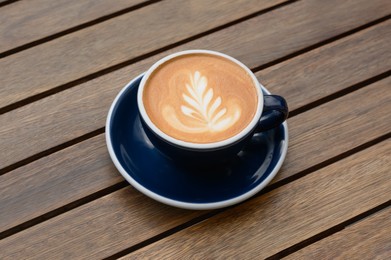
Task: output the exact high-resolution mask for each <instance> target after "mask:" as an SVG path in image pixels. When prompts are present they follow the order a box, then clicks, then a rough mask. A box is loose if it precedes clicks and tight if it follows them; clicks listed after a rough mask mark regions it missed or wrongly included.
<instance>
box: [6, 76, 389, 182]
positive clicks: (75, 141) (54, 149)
mask: <svg viewBox="0 0 391 260" xmlns="http://www.w3.org/2000/svg"><path fill="white" fill-rule="evenodd" d="M390 75H391V70H389V71H386V72H384V73H381V74H379V75H376V76H375V77H372V78H370V79H367V80H364V81H362V82H359V83H357V84H354V85H352V86H349V87H347V88H345V89H343V90H341V91H338V92H335V93H333V94H331V95H329V96H326V97H323V98H321V99H318V100H316V101H314V102H311V103H309V104H306V105H304V106H302V107H299V108H297V109H294V110H292V111H290V112H289V116H288V118H292V117H294V116H296V115H298V114H301V113H304V112H306V111H308V110H310V109H312V108H314V107H317V106H319V105H322V104H325V103H327V102H329V101H331V100H334V99H337V98H340V97H343V96H345V95H347V94H349V93H351V92H354V91H356V90H359V89H361V88H363V87H365V86H368V85H370V84H372V83H375V82H377V81H379V80H382V79H384V78H387V77H388V76H390ZM104 132H105V127H101V128H98V129H97V130H95V131H92V132H89V133H87V134H84V135H82V136H79V137H77V138H74V139H72V140H69V141H67V142H65V143H62V144H60V145H57V146H54V147H52V148H49V149H47V150H44V151H42V152H39V153H37V154H34V155H33V156H30V157H27V158H25V159H23V160H21V161H18V162H17V163H14V164H11V165H9V166H6V167H4V168H2V169H0V176H1V175H4V174H7V173H8V172H11V171H13V170H15V169H17V168H20V167H22V166H25V165H27V164H29V163H32V162H34V161H36V160H39V159H41V158H43V157H46V156H48V155H50V154H52V153H55V152H58V151H60V150H63V149H65V148H67V147H70V146H73V145H76V144H78V143H80V142H83V141H85V140H88V139H90V138H93V137H95V136H98V135H100V134H103V133H104Z"/></svg>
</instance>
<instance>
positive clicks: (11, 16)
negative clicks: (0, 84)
mask: <svg viewBox="0 0 391 260" xmlns="http://www.w3.org/2000/svg"><path fill="white" fill-rule="evenodd" d="M145 1H146V0H118V1H115V4H113V2H112V1H110V0H86V1H77V0H72V1H69V0H56V1H51V0H35V1H18V2H16V3H14V4H12V5H8V6H5V7H3V8H2V9H1V10H0V38H1V41H0V53H1V52H5V51H7V50H9V49H13V48H15V47H18V46H20V45H24V44H27V43H30V42H33V41H36V40H39V39H41V38H44V37H47V36H50V35H52V34H55V33H59V32H61V31H64V30H67V29H69V28H72V27H75V26H78V25H80V24H83V23H86V22H89V21H92V20H95V19H97V18H100V17H102V16H105V15H108V14H111V13H114V12H116V11H119V10H122V9H125V8H128V7H131V6H135V5H137V4H140V3H142V2H145Z"/></svg>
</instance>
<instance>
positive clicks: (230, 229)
mask: <svg viewBox="0 0 391 260" xmlns="http://www.w3.org/2000/svg"><path fill="white" fill-rule="evenodd" d="M390 149H391V140H388V141H385V142H384V143H381V144H378V145H376V146H374V147H372V148H370V149H367V150H364V151H363V152H360V153H358V154H355V155H354V156H351V157H348V158H346V159H344V160H342V161H340V162H338V163H335V164H333V165H330V166H328V167H326V168H324V169H322V170H319V171H318V172H315V173H313V174H310V175H307V176H305V177H303V178H301V179H299V180H297V181H294V182H293V183H289V184H288V185H286V186H283V187H281V188H279V189H277V190H274V191H272V192H270V193H268V194H266V195H264V196H261V197H259V198H256V199H253V200H251V201H249V202H247V203H244V204H242V205H241V206H239V207H235V208H233V209H230V210H228V211H226V212H224V213H222V214H219V215H217V216H216V217H212V218H210V219H208V220H207V221H204V222H202V223H200V224H197V225H194V226H192V227H190V228H188V229H185V230H183V231H181V232H178V233H176V234H174V235H172V236H169V237H167V238H165V239H163V240H160V241H158V242H156V243H154V244H151V245H150V246H147V247H145V248H142V249H141V250H139V251H136V252H135V253H133V254H130V255H128V256H127V257H124V258H123V259H153V258H159V259H188V258H189V257H196V258H203V257H206V256H207V257H209V258H211V259H215V258H224V259H226V258H230V257H232V258H233V257H235V256H236V257H238V256H240V258H243V259H254V258H257V259H264V258H266V257H268V256H271V255H273V254H275V253H277V252H278V251H280V250H283V249H284V248H286V247H289V246H291V245H293V244H295V243H298V242H300V241H302V240H304V239H306V238H309V237H311V236H313V235H315V234H318V233H320V232H322V231H324V230H327V229H329V228H331V227H333V226H334V225H337V224H339V223H341V222H343V221H346V220H348V219H350V218H352V217H354V216H356V215H358V214H360V213H362V212H365V211H367V210H369V209H371V208H373V207H375V206H377V205H380V204H382V203H384V202H386V201H388V200H389V199H390V197H391V189H390V187H391V178H389V176H388V173H389V170H390V166H391V157H390V156H389V151H390ZM223 241H224V242H223ZM179 249H180V250H179Z"/></svg>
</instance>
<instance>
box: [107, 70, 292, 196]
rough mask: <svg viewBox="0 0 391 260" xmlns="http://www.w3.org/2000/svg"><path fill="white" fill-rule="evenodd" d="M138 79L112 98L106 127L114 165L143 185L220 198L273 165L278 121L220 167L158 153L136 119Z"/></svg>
mask: <svg viewBox="0 0 391 260" xmlns="http://www.w3.org/2000/svg"><path fill="white" fill-rule="evenodd" d="M140 81H141V77H140V78H139V79H138V80H136V81H135V82H134V83H133V84H132V85H130V86H129V87H128V88H127V89H126V90H125V91H124V92H123V94H122V96H121V97H120V98H119V99H118V102H117V103H116V105H115V106H114V109H113V113H112V118H111V124H110V126H109V127H110V133H111V136H110V139H111V142H112V146H113V150H114V152H115V155H116V157H117V158H118V160H119V162H120V164H121V165H122V167H123V168H124V169H125V171H126V172H127V174H129V175H130V176H131V177H132V178H133V179H134V180H135V181H137V182H138V183H139V184H141V185H142V186H144V187H145V188H147V189H149V190H150V191H152V192H154V193H157V194H159V195H161V196H163V197H166V198H170V199H173V200H177V201H182V202H188V203H213V202H220V201H222V200H228V199H232V198H235V197H237V196H239V195H242V194H244V193H247V192H248V191H250V190H252V189H253V188H255V187H256V186H258V185H259V184H260V183H261V182H263V181H264V180H265V178H266V177H267V176H269V175H270V174H271V172H272V171H273V169H274V168H275V167H276V165H277V163H278V161H279V159H280V158H281V155H282V153H283V150H284V149H283V147H284V142H285V140H286V137H285V134H284V126H283V125H280V126H279V127H277V128H275V129H273V130H269V131H266V132H263V133H257V134H255V135H254V136H253V137H252V138H251V140H250V142H249V143H248V144H247V145H246V146H245V148H244V149H243V150H242V151H241V152H239V153H238V154H237V155H236V156H234V157H233V158H232V160H230V161H229V162H227V163H226V164H224V165H222V166H214V167H208V168H205V167H204V168H197V167H194V166H188V165H186V164H183V163H182V164H181V163H178V162H177V161H175V162H174V161H173V160H172V159H169V158H168V157H166V156H164V155H162V153H161V152H160V151H159V150H158V149H156V147H155V146H154V145H153V144H152V142H151V141H150V139H149V138H148V136H147V135H146V133H145V131H144V129H143V127H142V124H141V121H140V117H139V113H138V107H137V88H138V84H139V83H140Z"/></svg>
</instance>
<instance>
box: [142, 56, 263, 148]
mask: <svg viewBox="0 0 391 260" xmlns="http://www.w3.org/2000/svg"><path fill="white" fill-rule="evenodd" d="M189 54H209V55H215V56H219V57H223V58H226V59H228V60H230V61H232V62H234V63H235V64H237V65H239V66H240V67H241V68H242V69H244V71H245V72H247V74H248V75H249V76H250V77H251V79H252V80H253V83H254V86H255V89H256V92H257V97H258V105H257V110H256V112H255V114H254V116H253V118H252V119H251V121H250V123H249V124H248V125H247V126H246V127H245V128H244V129H242V130H241V131H240V132H239V133H237V134H236V135H234V136H232V137H230V138H227V139H225V140H222V141H218V142H211V143H193V142H188V141H183V140H179V139H177V138H174V137H172V136H170V135H168V134H166V133H164V132H163V131H162V130H160V129H159V128H158V127H157V126H156V125H155V124H154V123H153V122H152V120H151V119H150V117H149V116H148V114H147V112H146V110H145V107H144V102H143V91H144V87H145V83H146V82H147V80H148V79H149V77H150V75H151V74H152V73H153V72H154V71H155V70H156V69H157V68H158V67H159V66H161V65H162V64H164V63H165V62H167V61H169V60H171V59H173V58H175V57H178V56H183V55H189ZM261 86H262V85H261V84H260V83H259V81H258V79H257V78H256V77H255V75H254V73H253V72H252V71H251V70H250V69H249V68H248V67H247V66H246V65H244V64H243V63H242V62H240V61H239V60H237V59H235V58H233V57H231V56H228V55H226V54H224V53H221V52H217V51H211V50H201V49H195V50H185V51H179V52H176V53H173V54H170V55H168V56H165V57H164V58H162V59H160V60H158V61H157V62H155V63H154V64H153V65H152V66H151V67H150V68H149V69H148V70H147V71H146V73H145V74H144V77H143V78H142V80H141V82H140V85H139V88H138V91H137V106H138V109H139V113H140V115H141V118H142V119H143V120H144V122H145V123H146V124H147V126H148V127H149V128H150V130H151V131H152V132H153V133H155V134H156V135H157V136H159V137H160V138H161V139H163V140H165V141H168V142H169V143H172V144H174V145H176V146H180V147H184V148H190V149H199V150H205V149H216V148H221V147H225V146H229V145H231V144H234V143H236V142H238V141H240V140H242V139H243V138H245V137H246V136H247V135H248V134H249V133H251V131H252V130H253V129H254V128H255V127H256V125H257V124H258V121H259V119H260V117H261V115H262V110H263V93H262V87H261Z"/></svg>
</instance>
